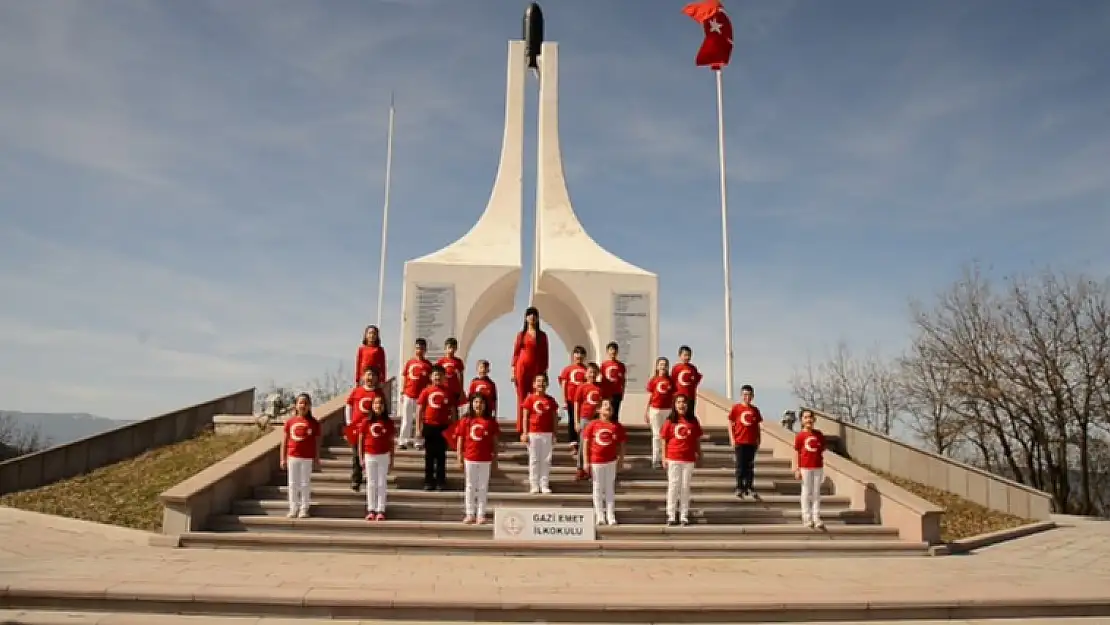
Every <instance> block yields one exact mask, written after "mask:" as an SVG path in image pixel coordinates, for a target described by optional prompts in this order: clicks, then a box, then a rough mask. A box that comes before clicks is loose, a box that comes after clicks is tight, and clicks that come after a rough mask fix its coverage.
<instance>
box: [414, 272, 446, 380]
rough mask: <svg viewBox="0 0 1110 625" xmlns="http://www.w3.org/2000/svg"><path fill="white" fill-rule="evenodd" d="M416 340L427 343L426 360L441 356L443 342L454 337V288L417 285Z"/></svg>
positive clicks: (438, 285) (444, 285) (433, 359)
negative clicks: (421, 339)
mask: <svg viewBox="0 0 1110 625" xmlns="http://www.w3.org/2000/svg"><path fill="white" fill-rule="evenodd" d="M414 297H415V303H416V306H415V312H416V324H415V326H416V338H423V339H424V340H426V341H428V354H427V358H428V360H431V361H432V362H435V361H436V360H438V359H439V358H440V357H442V356H443V342H444V341H446V340H447V339H448V338H449V337H452V336H455V286H454V285H452V284H417V285H416V294H415V296H414Z"/></svg>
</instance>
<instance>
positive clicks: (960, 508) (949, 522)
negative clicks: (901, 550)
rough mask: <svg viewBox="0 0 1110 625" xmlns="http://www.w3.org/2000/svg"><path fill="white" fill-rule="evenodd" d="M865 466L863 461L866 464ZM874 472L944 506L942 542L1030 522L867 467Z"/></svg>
mask: <svg viewBox="0 0 1110 625" xmlns="http://www.w3.org/2000/svg"><path fill="white" fill-rule="evenodd" d="M865 466H866V465H865ZM866 468H867V470H868V471H871V472H872V473H874V474H875V475H878V476H880V477H882V478H883V479H885V480H887V481H890V482H893V483H895V484H897V485H898V486H901V487H902V488H904V489H906V490H908V491H910V492H911V493H913V494H914V495H917V496H918V497H920V498H922V499H924V500H925V501H928V502H929V503H931V504H933V505H935V506H939V507H941V508H944V514H943V515H942V516H941V518H940V539H941V540H943V541H944V542H951V541H953V540H960V539H961V538H970V537H972V536H978V535H980V534H986V533H988V532H997V531H999V530H1005V529H1010V528H1013V527H1019V526H1021V525H1026V524H1029V523H1032V521H1030V520H1028V519H1022V518H1021V517H1016V516H1013V515H1011V514H1006V513H1003V512H996V511H994V510H991V509H990V508H986V507H984V506H980V505H979V504H977V503H974V502H971V501H968V500H966V499H964V498H963V497H957V496H956V495H953V494H952V493H950V492H948V491H944V490H940V489H937V488H932V487H929V486H925V485H924V484H920V483H918V482H914V481H911V480H907V479H903V478H900V477H895V476H893V475H891V474H889V473H884V472H883V471H879V470H877V469H875V468H873V467H866Z"/></svg>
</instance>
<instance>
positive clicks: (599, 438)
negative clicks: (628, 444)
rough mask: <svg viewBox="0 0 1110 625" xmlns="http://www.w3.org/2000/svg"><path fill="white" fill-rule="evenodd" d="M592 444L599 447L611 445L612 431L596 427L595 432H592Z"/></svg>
mask: <svg viewBox="0 0 1110 625" xmlns="http://www.w3.org/2000/svg"><path fill="white" fill-rule="evenodd" d="M594 444H595V445H599V446H601V447H608V446H609V445H612V444H613V433H612V432H610V431H609V430H603V429H600V428H598V430H597V432H594Z"/></svg>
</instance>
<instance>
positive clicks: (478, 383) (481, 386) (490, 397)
mask: <svg viewBox="0 0 1110 625" xmlns="http://www.w3.org/2000/svg"><path fill="white" fill-rule="evenodd" d="M475 395H481V396H482V397H485V398H486V404H488V405H489V413H490V414H491V415H495V414H497V385H496V384H494V383H493V380H491V379H489V378H474V379H473V380H471V381H470V389H469V390H468V391H467V393H466V396H467V397H474V396H475Z"/></svg>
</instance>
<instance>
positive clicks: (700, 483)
mask: <svg viewBox="0 0 1110 625" xmlns="http://www.w3.org/2000/svg"><path fill="white" fill-rule="evenodd" d="M388 481H389V487H390V488H407V489H415V490H420V489H422V488H423V487H424V468H423V467H420V468H419V470H417V469H412V470H408V471H398V470H394V472H393V473H391V474H390V475H389V480H388ZM350 482H351V474H350V471H339V470H332V469H328V470H325V471H324V472H322V473H315V474H313V476H312V483H313V484H314V485H316V484H319V485H321V486H331V487H335V486H343V487H344V488H347V487H349V485H350ZM286 483H287V478H286V475H285V473H284V472H282V473H278V474H276V475H275V476H274V480H273V481H272V482H271V485H272V486H284V485H285V484H286ZM447 486H448V488H449V489H450V490H462V488H463V478H462V476H460V475H458V471H449V472H448V475H447ZM551 486H552V489H553V490H555V491H557V492H572V493H588V492H592V491H591V488H592V484H591V482H590V481H589V480H582V481H577V480H575V479H574V474H573V471H569V472H567V473H563V474H554V473H553V474H552V476H551ZM490 487H491V488H493V489H495V490H514V489H517V490H519V489H527V487H528V474H527V472H515V473H500V474H498V475H495V476H492V477H491V478H490ZM692 488H693V492H694V493H717V494H731V493H732V492H733V491H734V490H735V489H736V480H735V479H733V478H732V477H731V476H730V477H701V476H699V477H697V478H695V479H694V482H693V484H692ZM666 490H667V481H666V479H665V478H664V477H663V476H662V475H649V474H644V473H639V474H635V475H633V474H630V473H626V474H624V475H622V476H621V479H620V480H619V481H618V482H617V492H618V493H632V492H657V493H665V492H666ZM755 490H756V492H758V493H761V494H762V493H778V494H780V495H800V494H801V492H802V485H801V483H800V482H797V481H795V480H793V479H791V480H785V479H783V480H775V479H763V478H761V477H757V478H756V479H755ZM822 492H823V493H825V494H829V495H831V494H834V488H833V483H832V480H828V479H827V480H825V483H824V485H823V486H822Z"/></svg>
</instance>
